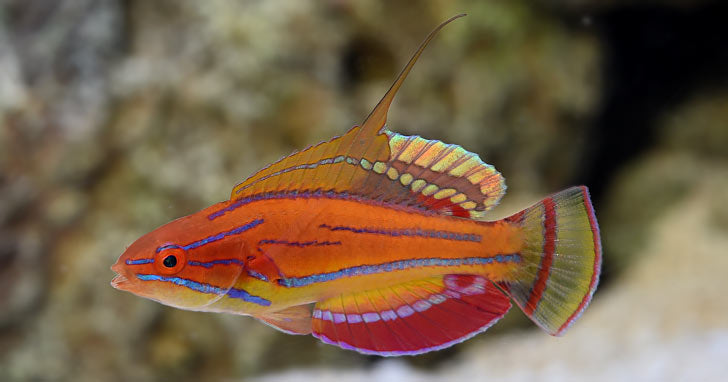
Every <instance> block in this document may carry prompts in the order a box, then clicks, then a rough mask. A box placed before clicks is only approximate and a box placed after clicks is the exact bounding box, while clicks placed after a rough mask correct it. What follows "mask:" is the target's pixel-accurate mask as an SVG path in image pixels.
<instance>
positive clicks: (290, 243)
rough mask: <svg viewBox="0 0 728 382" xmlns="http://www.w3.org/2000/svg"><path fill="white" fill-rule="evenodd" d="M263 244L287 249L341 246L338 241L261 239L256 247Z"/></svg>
mask: <svg viewBox="0 0 728 382" xmlns="http://www.w3.org/2000/svg"><path fill="white" fill-rule="evenodd" d="M263 244H278V245H285V246H288V247H300V248H303V247H309V246H315V247H318V246H325V245H341V242H340V241H318V240H311V241H303V242H301V241H288V240H271V239H263V240H261V241H259V242H258V245H263Z"/></svg>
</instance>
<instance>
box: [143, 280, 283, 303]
mask: <svg viewBox="0 0 728 382" xmlns="http://www.w3.org/2000/svg"><path fill="white" fill-rule="evenodd" d="M137 278H138V279H139V280H142V281H162V282H168V283H172V284H175V285H179V286H183V287H186V288H189V289H192V290H194V291H196V292H200V293H209V294H215V295H218V296H220V295H223V294H226V295H227V296H229V297H231V298H237V299H241V300H243V301H246V302H252V303H254V304H258V305H262V306H269V305H270V304H271V302H270V301H269V300H266V299H264V298H262V297H259V296H254V295H252V294H250V293H248V292H247V291H245V290H243V289H237V288H230V289H223V288H220V287H216V286H214V285H210V284H203V283H198V282H197V281H193V280H189V279H183V278H181V277H167V276H159V275H145V274H142V275H137Z"/></svg>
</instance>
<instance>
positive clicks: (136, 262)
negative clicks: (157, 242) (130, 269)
mask: <svg viewBox="0 0 728 382" xmlns="http://www.w3.org/2000/svg"><path fill="white" fill-rule="evenodd" d="M153 262H154V259H134V260H128V259H127V260H126V261H125V263H126V265H140V264H149V263H153Z"/></svg>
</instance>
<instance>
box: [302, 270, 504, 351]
mask: <svg viewBox="0 0 728 382" xmlns="http://www.w3.org/2000/svg"><path fill="white" fill-rule="evenodd" d="M510 307H511V304H510V299H509V298H508V297H507V296H506V295H504V294H503V293H502V292H501V291H500V290H499V289H498V288H497V287H496V286H495V285H493V284H492V283H491V282H490V281H488V280H486V279H484V278H483V277H480V276H473V275H445V276H436V277H430V278H427V279H422V280H416V281H411V282H407V283H403V284H399V285H395V286H391V287H386V288H381V289H374V290H369V291H365V292H359V293H354V294H349V295H341V296H338V297H334V298H331V299H329V300H325V301H322V302H319V303H317V304H316V306H315V307H314V311H313V321H312V326H313V335H314V336H315V337H317V338H319V339H321V340H322V341H324V342H326V343H329V344H333V345H337V346H340V347H342V348H346V349H352V350H356V351H358V352H360V353H365V354H377V355H383V356H397V355H414V354H421V353H426V352H429V351H433V350H439V349H443V348H446V347H449V346H452V345H454V344H456V343H459V342H461V341H464V340H466V339H468V338H470V337H472V336H474V335H476V334H477V333H480V332H482V331H484V330H486V329H487V328H489V327H490V326H491V325H493V324H494V323H495V322H496V321H498V319H500V318H501V317H503V315H504V314H505V313H506V312H507V311H508V310H509V309H510Z"/></svg>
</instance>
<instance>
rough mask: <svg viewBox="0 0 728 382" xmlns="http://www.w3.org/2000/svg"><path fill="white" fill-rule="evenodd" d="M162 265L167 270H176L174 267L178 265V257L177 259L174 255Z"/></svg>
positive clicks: (167, 258) (166, 258)
mask: <svg viewBox="0 0 728 382" xmlns="http://www.w3.org/2000/svg"><path fill="white" fill-rule="evenodd" d="M162 264H164V266H165V267H167V268H174V266H175V265H177V257H175V256H174V255H169V256H167V257H165V258H164V260H163V261H162Z"/></svg>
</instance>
